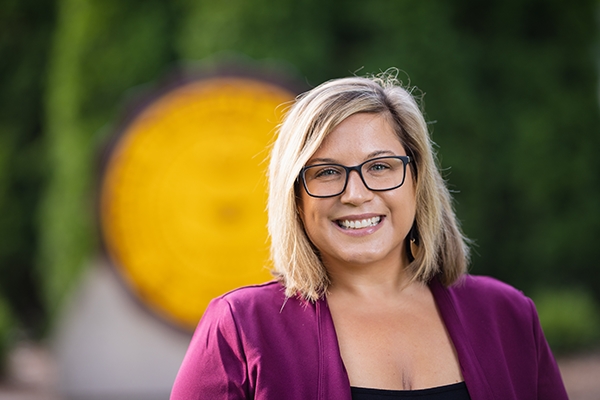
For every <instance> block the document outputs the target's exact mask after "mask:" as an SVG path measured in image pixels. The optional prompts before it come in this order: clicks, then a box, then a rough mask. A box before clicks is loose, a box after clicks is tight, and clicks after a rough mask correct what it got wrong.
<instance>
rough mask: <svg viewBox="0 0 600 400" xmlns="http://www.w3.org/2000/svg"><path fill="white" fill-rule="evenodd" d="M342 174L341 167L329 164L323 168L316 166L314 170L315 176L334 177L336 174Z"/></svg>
mask: <svg viewBox="0 0 600 400" xmlns="http://www.w3.org/2000/svg"><path fill="white" fill-rule="evenodd" d="M340 174H341V171H340V170H339V168H336V167H333V166H327V167H322V168H315V171H314V175H313V177H314V178H317V179H319V178H333V177H336V176H339V175H340Z"/></svg>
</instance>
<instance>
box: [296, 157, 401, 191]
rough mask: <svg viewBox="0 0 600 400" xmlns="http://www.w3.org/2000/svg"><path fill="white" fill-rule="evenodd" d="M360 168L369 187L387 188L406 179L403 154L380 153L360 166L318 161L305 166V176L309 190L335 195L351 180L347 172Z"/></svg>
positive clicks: (372, 188)
mask: <svg viewBox="0 0 600 400" xmlns="http://www.w3.org/2000/svg"><path fill="white" fill-rule="evenodd" d="M352 170H356V171H357V172H360V176H361V179H362V181H363V183H364V184H365V186H366V187H367V188H368V189H370V190H376V191H384V190H390V189H394V188H397V187H399V186H401V185H402V184H403V183H404V177H405V171H404V170H405V160H403V159H402V158H400V157H378V158H374V159H371V160H367V161H365V162H364V163H362V164H360V165H359V166H357V167H345V166H343V165H339V164H317V165H311V166H308V167H306V168H305V169H304V174H303V179H304V184H305V187H306V190H307V192H308V193H309V194H310V195H312V196H323V197H328V196H336V195H338V194H341V193H342V192H343V191H344V189H345V187H346V184H347V181H348V173H349V172H350V171H352Z"/></svg>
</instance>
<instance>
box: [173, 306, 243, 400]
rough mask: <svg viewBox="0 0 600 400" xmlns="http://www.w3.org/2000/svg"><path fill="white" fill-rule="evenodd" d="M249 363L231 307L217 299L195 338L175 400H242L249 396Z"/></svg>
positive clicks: (203, 319)
mask: <svg viewBox="0 0 600 400" xmlns="http://www.w3.org/2000/svg"><path fill="white" fill-rule="evenodd" d="M247 376H248V374H247V363H246V357H245V353H244V348H243V345H242V340H241V338H240V335H239V331H238V327H237V325H236V321H235V318H234V315H233V314H232V311H231V306H230V304H229V303H228V302H227V300H225V299H223V298H217V299H215V300H213V301H212V302H211V303H210V304H209V306H208V308H207V309H206V311H205V313H204V315H203V316H202V319H201V320H200V323H199V324H198V327H197V328H196V331H195V333H194V335H193V337H192V340H191V343H190V345H189V348H188V350H187V353H186V355H185V357H184V359H183V363H182V365H181V367H180V369H179V373H178V374H177V377H176V378H175V383H174V385H173V389H172V391H171V397H170V399H171V400H203V399H218V400H241V399H247V398H249V396H248V394H247V393H248V379H247Z"/></svg>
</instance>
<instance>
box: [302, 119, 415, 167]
mask: <svg viewBox="0 0 600 400" xmlns="http://www.w3.org/2000/svg"><path fill="white" fill-rule="evenodd" d="M375 153H377V154H378V155H386V154H389V155H404V154H405V152H404V147H403V146H402V143H401V142H400V138H399V137H398V134H397V133H396V130H395V126H394V125H393V123H392V121H391V118H390V117H389V116H388V115H387V114H384V113H380V114H367V113H358V114H353V115H351V116H350V117H348V118H346V119H345V120H343V121H342V122H341V123H340V124H339V125H337V126H336V127H335V128H334V129H333V130H332V131H331V132H330V133H329V134H328V135H327V136H326V137H325V138H324V139H323V142H322V143H321V145H320V146H319V148H318V149H317V151H316V152H315V153H314V154H313V156H312V157H311V160H314V159H315V158H319V159H331V160H336V161H344V160H345V159H349V160H354V161H355V162H356V161H357V160H364V159H366V158H369V156H371V155H373V154H375Z"/></svg>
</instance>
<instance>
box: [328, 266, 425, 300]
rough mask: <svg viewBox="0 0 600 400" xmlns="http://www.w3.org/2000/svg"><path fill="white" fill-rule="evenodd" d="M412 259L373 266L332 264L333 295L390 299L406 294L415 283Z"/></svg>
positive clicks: (330, 274)
mask: <svg viewBox="0 0 600 400" xmlns="http://www.w3.org/2000/svg"><path fill="white" fill-rule="evenodd" d="M407 265H408V262H399V261H396V262H395V263H378V264H374V265H373V264H370V265H364V264H361V265H352V264H347V263H345V264H344V265H332V266H328V267H327V270H328V272H329V276H330V278H331V285H330V287H329V290H328V292H329V294H330V295H331V294H333V295H352V296H355V297H361V298H369V299H378V298H382V299H389V298H390V296H396V295H398V294H400V293H402V292H403V291H404V290H405V289H406V288H407V287H409V286H411V285H412V284H413V283H414V282H412V280H411V278H410V276H409V274H407V272H406V266H407Z"/></svg>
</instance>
